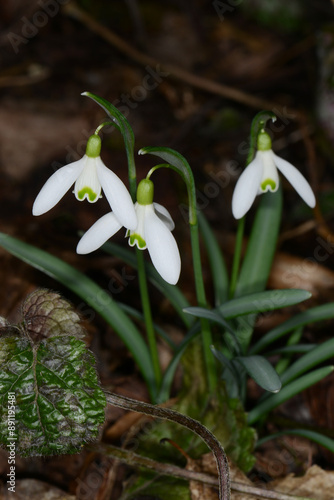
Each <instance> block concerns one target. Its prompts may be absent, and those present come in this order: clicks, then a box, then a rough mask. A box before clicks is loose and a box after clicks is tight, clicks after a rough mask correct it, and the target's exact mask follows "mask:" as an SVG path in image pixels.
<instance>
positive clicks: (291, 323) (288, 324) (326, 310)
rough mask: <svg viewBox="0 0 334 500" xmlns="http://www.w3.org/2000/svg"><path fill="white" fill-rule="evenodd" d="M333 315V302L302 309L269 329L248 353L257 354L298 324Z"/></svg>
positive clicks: (320, 319)
mask: <svg viewBox="0 0 334 500" xmlns="http://www.w3.org/2000/svg"><path fill="white" fill-rule="evenodd" d="M333 317H334V303H333V302H330V303H329V304H323V305H321V306H317V307H311V308H310V309H308V310H307V311H304V312H302V313H300V314H297V315H296V316H293V317H292V318H290V319H288V320H287V321H284V322H283V323H281V324H280V325H278V326H276V327H275V328H273V329H272V330H270V331H269V332H268V333H267V334H266V335H264V336H263V337H262V338H261V339H260V340H259V341H258V342H256V344H255V345H254V346H253V347H251V349H250V351H249V352H250V354H257V353H258V352H260V351H263V349H264V348H265V347H267V346H268V345H270V344H272V343H273V342H275V341H276V340H278V339H279V338H281V337H282V336H283V335H285V334H286V333H289V332H291V331H292V330H294V329H295V328H298V327H299V326H303V325H307V324H308V323H315V322H316V321H322V320H325V319H330V318H333Z"/></svg>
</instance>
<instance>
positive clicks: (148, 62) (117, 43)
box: [63, 2, 304, 120]
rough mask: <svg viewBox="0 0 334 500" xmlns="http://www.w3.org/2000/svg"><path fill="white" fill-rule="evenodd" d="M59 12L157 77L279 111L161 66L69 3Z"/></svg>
mask: <svg viewBox="0 0 334 500" xmlns="http://www.w3.org/2000/svg"><path fill="white" fill-rule="evenodd" d="M63 11H64V12H65V14H66V15H68V16H71V17H74V18H75V19H77V20H78V21H80V22H81V23H82V24H84V25H85V26H86V27H87V28H89V29H90V30H91V31H93V32H94V33H97V34H98V35H99V36H101V37H102V38H104V40H106V41H107V42H109V43H110V44H111V45H113V46H114V47H115V48H116V49H118V50H119V51H120V52H122V53H123V54H125V55H126V56H128V57H129V58H130V59H132V60H133V61H136V62H137V63H139V64H140V65H142V66H144V67H147V66H149V67H152V66H153V67H158V68H159V73H160V74H163V73H165V76H170V77H172V78H176V79H177V80H181V81H182V82H185V83H188V84H189V85H191V86H193V87H196V88H199V89H201V90H205V91H206V92H210V93H212V94H215V95H220V96H222V97H225V98H227V99H231V100H232V101H236V102H239V103H241V104H245V105H246V106H250V107H251V108H255V109H258V110H259V109H270V110H275V109H279V108H280V104H279V103H277V102H274V101H270V100H267V99H262V98H260V97H256V96H253V95H251V94H248V93H246V92H243V91H242V90H239V89H236V88H233V87H229V86H228V85H223V84H222V83H219V82H216V81H213V80H209V79H207V78H205V77H202V76H198V75H195V74H194V73H191V72H189V71H187V70H185V69H183V68H180V67H179V66H177V65H175V64H170V63H162V62H161V61H159V60H157V59H155V58H154V57H151V56H149V55H148V54H145V53H143V52H140V51H139V50H137V49H136V48H134V47H132V45H130V44H129V43H128V42H126V41H125V40H123V39H122V38H121V37H120V36H118V35H116V33H114V32H113V31H111V30H110V29H109V28H107V27H105V26H102V25H101V24H100V23H99V22H97V21H96V20H95V19H94V18H93V17H91V16H90V15H89V14H87V13H86V12H85V11H83V10H82V9H81V8H80V7H79V6H78V5H76V3H75V2H70V3H68V4H66V5H65V6H64V7H63ZM289 111H290V113H291V114H292V115H294V118H295V119H296V120H298V119H302V118H304V114H303V113H302V112H301V111H299V110H296V109H289Z"/></svg>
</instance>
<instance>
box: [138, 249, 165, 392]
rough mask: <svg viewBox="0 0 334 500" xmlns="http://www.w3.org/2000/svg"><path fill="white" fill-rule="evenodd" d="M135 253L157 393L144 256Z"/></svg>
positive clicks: (155, 350)
mask: <svg viewBox="0 0 334 500" xmlns="http://www.w3.org/2000/svg"><path fill="white" fill-rule="evenodd" d="M136 251H137V252H136V253H137V265H138V279H139V289H140V296H141V303H142V308H143V314H144V319H145V326H146V334H147V341H148V345H149V348H150V353H151V360H152V365H153V371H154V375H155V382H156V386H157V392H158V390H159V387H160V383H161V378H162V377H161V367H160V362H159V355H158V348H157V341H156V336H155V331H154V325H153V318H152V310H151V304H150V299H149V294H148V288H147V279H146V271H145V262H144V255H143V252H142V250H139V249H138V248H137V249H136Z"/></svg>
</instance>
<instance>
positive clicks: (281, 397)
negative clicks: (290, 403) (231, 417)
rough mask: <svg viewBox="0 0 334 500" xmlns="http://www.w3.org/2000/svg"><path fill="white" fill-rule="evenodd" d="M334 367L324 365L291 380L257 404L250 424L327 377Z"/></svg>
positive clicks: (251, 412)
mask: <svg viewBox="0 0 334 500" xmlns="http://www.w3.org/2000/svg"><path fill="white" fill-rule="evenodd" d="M333 369H334V367H333V366H323V367H322V368H318V369H317V370H313V371H312V372H310V373H307V374H306V375H303V376H302V377H300V378H298V379H297V380H294V381H293V382H290V383H289V384H287V385H286V386H284V387H283V388H282V389H281V390H280V392H278V393H276V394H271V395H270V396H269V397H268V398H266V399H265V400H264V401H262V402H260V403H259V404H258V405H257V406H255V407H254V408H253V409H252V410H251V411H250V412H249V413H248V419H247V420H248V424H249V425H253V424H254V423H255V422H256V421H257V420H259V419H260V418H261V417H265V416H266V413H268V412H270V411H271V410H273V409H274V408H276V407H277V406H279V405H281V404H282V403H284V402H285V401H287V400H288V399H290V398H292V397H293V396H295V395H296V394H299V393H300V392H302V391H304V390H305V389H307V388H308V387H310V386H311V385H314V384H316V383H317V382H320V380H322V379H323V378H325V377H327V375H329V374H330V373H332V371H333Z"/></svg>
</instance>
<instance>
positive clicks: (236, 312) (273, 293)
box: [215, 289, 312, 319]
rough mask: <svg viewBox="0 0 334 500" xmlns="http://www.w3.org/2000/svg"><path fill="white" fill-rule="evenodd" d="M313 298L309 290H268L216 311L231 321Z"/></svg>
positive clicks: (220, 307)
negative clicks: (245, 315)
mask: <svg viewBox="0 0 334 500" xmlns="http://www.w3.org/2000/svg"><path fill="white" fill-rule="evenodd" d="M311 296H312V294H311V293H310V292H308V291H307V290H298V289H287V290H267V291H264V292H257V293H250V294H248V295H244V296H242V297H238V298H236V299H232V300H229V301H228V302H225V303H224V304H222V305H221V306H219V307H218V308H217V309H215V310H216V311H217V312H219V313H220V314H221V315H222V316H223V317H224V318H227V319H231V318H236V317H238V316H242V315H244V314H251V313H262V312H265V311H274V310H276V309H281V308H283V307H289V306H292V305H295V304H299V303H300V302H303V301H304V300H307V299H309V298H310V297H311Z"/></svg>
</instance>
